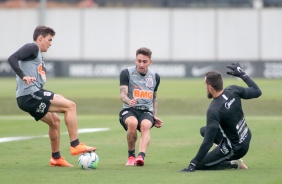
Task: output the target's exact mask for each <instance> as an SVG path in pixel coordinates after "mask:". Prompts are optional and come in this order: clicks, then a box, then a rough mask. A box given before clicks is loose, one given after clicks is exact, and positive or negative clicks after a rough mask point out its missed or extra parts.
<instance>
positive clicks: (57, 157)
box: [52, 151, 61, 159]
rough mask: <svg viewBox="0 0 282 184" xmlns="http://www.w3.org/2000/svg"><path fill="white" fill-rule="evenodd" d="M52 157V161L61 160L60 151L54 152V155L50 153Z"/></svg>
mask: <svg viewBox="0 0 282 184" xmlns="http://www.w3.org/2000/svg"><path fill="white" fill-rule="evenodd" d="M52 157H53V158H54V159H59V158H61V153H60V151H58V152H55V153H52Z"/></svg>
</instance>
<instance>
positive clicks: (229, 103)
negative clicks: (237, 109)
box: [225, 98, 235, 109]
mask: <svg viewBox="0 0 282 184" xmlns="http://www.w3.org/2000/svg"><path fill="white" fill-rule="evenodd" d="M233 102H235V98H233V99H232V100H230V102H226V103H225V108H226V109H230V107H231V105H232V104H233Z"/></svg>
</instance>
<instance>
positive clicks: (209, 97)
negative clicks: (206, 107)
mask: <svg viewBox="0 0 282 184" xmlns="http://www.w3.org/2000/svg"><path fill="white" fill-rule="evenodd" d="M207 97H208V99H211V98H212V94H211V93H210V92H209V91H207Z"/></svg>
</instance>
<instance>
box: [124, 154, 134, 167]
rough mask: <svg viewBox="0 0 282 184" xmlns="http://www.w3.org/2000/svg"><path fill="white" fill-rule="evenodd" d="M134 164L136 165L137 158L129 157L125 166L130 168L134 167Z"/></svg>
mask: <svg viewBox="0 0 282 184" xmlns="http://www.w3.org/2000/svg"><path fill="white" fill-rule="evenodd" d="M134 164H135V157H133V156H130V157H128V160H127V162H126V164H125V165H128V166H129V165H134Z"/></svg>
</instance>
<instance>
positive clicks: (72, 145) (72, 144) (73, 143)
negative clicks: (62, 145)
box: [70, 139, 79, 147]
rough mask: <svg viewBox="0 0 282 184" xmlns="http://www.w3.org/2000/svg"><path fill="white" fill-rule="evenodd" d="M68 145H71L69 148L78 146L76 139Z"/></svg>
mask: <svg viewBox="0 0 282 184" xmlns="http://www.w3.org/2000/svg"><path fill="white" fill-rule="evenodd" d="M70 144H71V147H76V146H77V145H79V140H78V139H76V140H74V141H72V142H71V143H70Z"/></svg>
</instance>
